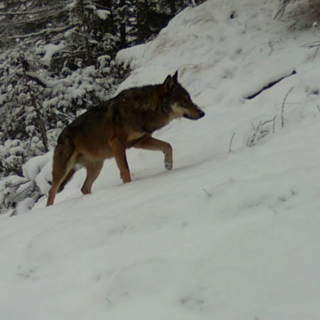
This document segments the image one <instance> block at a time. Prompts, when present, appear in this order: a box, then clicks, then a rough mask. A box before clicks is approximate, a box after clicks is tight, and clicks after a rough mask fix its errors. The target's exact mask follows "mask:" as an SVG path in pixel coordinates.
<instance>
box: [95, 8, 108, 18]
mask: <svg viewBox="0 0 320 320" xmlns="http://www.w3.org/2000/svg"><path fill="white" fill-rule="evenodd" d="M95 14H96V15H97V17H98V18H100V19H101V20H106V19H107V18H108V16H109V15H110V11H108V10H96V11H95Z"/></svg>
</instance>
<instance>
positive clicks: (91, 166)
mask: <svg viewBox="0 0 320 320" xmlns="http://www.w3.org/2000/svg"><path fill="white" fill-rule="evenodd" d="M82 164H83V165H84V166H85V167H86V169H87V178H86V180H85V182H84V184H83V186H82V188H81V192H82V193H83V194H89V193H91V188H92V185H93V183H94V182H95V181H96V179H97V178H98V176H99V174H100V171H101V169H102V167H103V161H85V162H84V161H83V162H82Z"/></svg>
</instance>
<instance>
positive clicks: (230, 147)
mask: <svg viewBox="0 0 320 320" xmlns="http://www.w3.org/2000/svg"><path fill="white" fill-rule="evenodd" d="M235 135H236V133H235V132H234V133H233V134H232V137H231V139H230V143H229V153H230V152H231V151H232V142H233V139H234V136H235Z"/></svg>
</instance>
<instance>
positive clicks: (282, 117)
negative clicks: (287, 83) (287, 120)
mask: <svg viewBox="0 0 320 320" xmlns="http://www.w3.org/2000/svg"><path fill="white" fill-rule="evenodd" d="M293 89H294V87H291V88H290V89H289V91H288V92H287V94H286V95H285V97H284V99H283V102H282V106H281V128H284V107H285V105H286V100H287V98H288V96H289V94H290V93H291V92H292V90H293Z"/></svg>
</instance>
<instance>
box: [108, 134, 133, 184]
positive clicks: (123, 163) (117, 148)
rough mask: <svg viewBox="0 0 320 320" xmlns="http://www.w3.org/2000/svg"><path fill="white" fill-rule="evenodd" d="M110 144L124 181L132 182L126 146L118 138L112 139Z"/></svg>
mask: <svg viewBox="0 0 320 320" xmlns="http://www.w3.org/2000/svg"><path fill="white" fill-rule="evenodd" d="M109 145H110V147H111V149H112V152H113V155H114V157H115V159H116V162H117V165H118V168H119V170H120V176H121V179H122V181H123V183H128V182H131V176H130V170H129V165H128V161H127V157H126V149H125V147H124V146H123V144H122V143H121V142H120V141H119V140H118V139H117V138H113V139H110V140H109Z"/></svg>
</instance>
